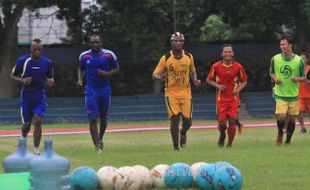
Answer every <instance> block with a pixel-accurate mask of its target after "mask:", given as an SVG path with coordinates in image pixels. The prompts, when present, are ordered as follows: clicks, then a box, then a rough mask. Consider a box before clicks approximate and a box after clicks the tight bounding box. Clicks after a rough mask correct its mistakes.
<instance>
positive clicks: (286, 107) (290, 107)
mask: <svg viewBox="0 0 310 190" xmlns="http://www.w3.org/2000/svg"><path fill="white" fill-rule="evenodd" d="M275 100H276V114H286V113H288V114H290V115H298V114H299V108H298V101H292V102H287V101H284V100H281V99H275Z"/></svg>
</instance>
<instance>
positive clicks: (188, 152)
mask: <svg viewBox="0 0 310 190" xmlns="http://www.w3.org/2000/svg"><path fill="white" fill-rule="evenodd" d="M164 123H167V122H164ZM83 125H84V124H83ZM84 126H85V125H84ZM298 132H299V129H296V133H295V136H294V137H293V141H292V142H293V143H292V145H291V146H281V147H277V146H276V145H275V136H276V129H274V128H267V129H261V128H260V129H245V130H244V132H243V134H242V135H237V136H236V139H235V143H234V146H233V148H232V149H227V148H223V149H219V148H218V147H217V139H218V131H217V130H191V131H190V132H189V134H188V146H187V148H186V149H183V150H182V151H179V152H175V151H173V150H172V146H171V139H170V134H169V132H168V131H164V132H148V133H144V132H135V133H108V134H106V136H105V149H104V152H103V153H102V154H97V153H96V152H95V150H94V148H93V145H92V142H91V138H90V135H57V136H43V140H44V139H47V138H50V139H53V141H54V148H55V150H56V152H57V153H58V154H60V155H62V156H64V157H66V158H68V159H69V161H70V163H71V171H72V170H73V169H75V168H76V167H78V166H81V165H87V166H90V167H92V168H94V169H95V170H97V169H99V168H100V167H102V166H104V165H112V166H114V167H121V166H131V165H138V164H139V165H144V166H146V167H148V168H149V169H151V168H152V167H153V166H155V165H157V164H160V163H163V164H172V163H175V162H186V163H188V164H190V165H191V164H193V163H195V162H198V161H204V162H208V163H211V162H217V161H223V160H224V161H227V162H230V163H231V164H233V165H234V166H236V167H237V168H238V169H239V170H240V171H241V172H242V175H243V178H244V184H243V189H246V190H247V189H257V190H277V189H281V190H292V189H308V188H309V174H310V172H309V171H310V170H309V159H310V151H309V145H310V135H308V134H306V135H301V134H298ZM16 144H17V138H0V160H3V159H4V158H5V157H6V156H8V155H9V154H11V153H13V152H14V151H15V149H16ZM28 146H29V147H30V148H31V150H32V137H29V142H28ZM42 147H43V146H42ZM0 173H3V169H2V168H1V169H0Z"/></svg>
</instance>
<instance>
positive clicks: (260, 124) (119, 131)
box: [0, 122, 310, 138]
mask: <svg viewBox="0 0 310 190" xmlns="http://www.w3.org/2000/svg"><path fill="white" fill-rule="evenodd" d="M305 124H306V125H307V124H310V122H305ZM297 126H299V124H297ZM260 127H276V123H247V124H244V128H260ZM216 128H217V125H201V126H192V127H191V129H216ZM167 130H169V127H138V128H137V127H135V128H130V129H107V133H126V132H144V131H167ZM70 134H89V130H83V131H76V132H72V131H70V132H46V133H43V135H70ZM18 136H20V134H10V135H0V138H1V137H18Z"/></svg>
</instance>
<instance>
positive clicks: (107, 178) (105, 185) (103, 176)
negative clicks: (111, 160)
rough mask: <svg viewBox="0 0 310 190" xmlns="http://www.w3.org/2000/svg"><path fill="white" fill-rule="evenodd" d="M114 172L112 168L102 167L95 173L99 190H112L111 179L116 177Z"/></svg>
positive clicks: (114, 169)
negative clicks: (98, 182)
mask: <svg viewBox="0 0 310 190" xmlns="http://www.w3.org/2000/svg"><path fill="white" fill-rule="evenodd" d="M116 170H117V169H116V168H115V167H113V166H104V167H102V168H100V169H99V170H98V171H97V175H98V177H99V181H100V189H101V190H105V189H114V183H113V177H114V176H115V175H116Z"/></svg>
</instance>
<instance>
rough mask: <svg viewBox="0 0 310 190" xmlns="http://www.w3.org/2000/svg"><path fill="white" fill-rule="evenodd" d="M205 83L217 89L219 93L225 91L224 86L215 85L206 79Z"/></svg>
mask: <svg viewBox="0 0 310 190" xmlns="http://www.w3.org/2000/svg"><path fill="white" fill-rule="evenodd" d="M206 82H207V84H209V85H210V86H213V87H214V88H216V89H218V90H219V91H225V90H226V87H225V85H220V84H218V83H216V82H215V81H212V80H209V79H208V78H206Z"/></svg>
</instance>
